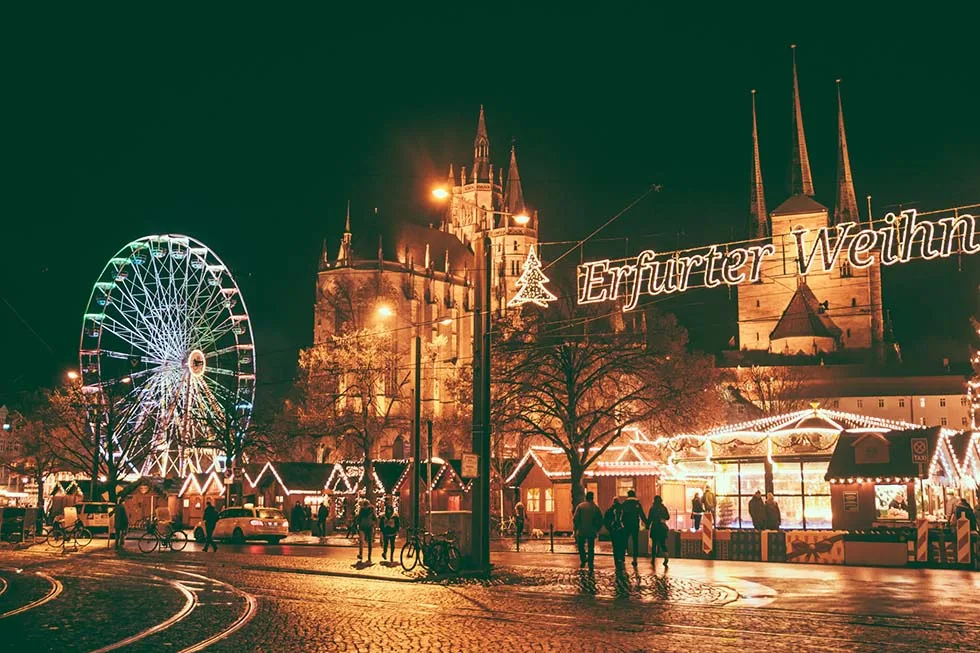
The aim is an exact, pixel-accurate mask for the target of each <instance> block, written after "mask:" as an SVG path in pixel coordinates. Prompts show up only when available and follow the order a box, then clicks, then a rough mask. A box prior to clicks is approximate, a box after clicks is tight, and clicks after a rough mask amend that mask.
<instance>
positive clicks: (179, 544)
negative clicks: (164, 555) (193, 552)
mask: <svg viewBox="0 0 980 653" xmlns="http://www.w3.org/2000/svg"><path fill="white" fill-rule="evenodd" d="M185 546H187V534H186V533H184V531H174V533H173V535H171V536H170V549H171V551H183V550H184V547H185Z"/></svg>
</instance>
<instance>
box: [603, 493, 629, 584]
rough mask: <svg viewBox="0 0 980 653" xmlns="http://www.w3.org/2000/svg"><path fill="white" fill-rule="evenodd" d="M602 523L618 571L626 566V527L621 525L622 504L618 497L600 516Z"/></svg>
mask: <svg viewBox="0 0 980 653" xmlns="http://www.w3.org/2000/svg"><path fill="white" fill-rule="evenodd" d="M602 522H603V524H605V526H606V530H607V531H609V539H610V540H611V541H612V548H613V561H614V562H615V563H616V570H617V571H620V570H622V567H623V566H624V565H625V564H626V525H625V524H624V523H623V503H622V500H621V499H620V498H619V497H615V498H614V499H613V503H612V505H611V506H609V509H608V510H607V511H606V514H605V515H603V516H602Z"/></svg>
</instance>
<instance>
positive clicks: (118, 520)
mask: <svg viewBox="0 0 980 653" xmlns="http://www.w3.org/2000/svg"><path fill="white" fill-rule="evenodd" d="M113 527H114V528H115V531H116V550H117V551H120V550H122V549H123V547H124V546H125V545H126V529H128V528H129V515H127V514H126V506H125V505H124V504H123V502H122V500H120V501H119V502H118V503H116V511H115V513H114V514H113Z"/></svg>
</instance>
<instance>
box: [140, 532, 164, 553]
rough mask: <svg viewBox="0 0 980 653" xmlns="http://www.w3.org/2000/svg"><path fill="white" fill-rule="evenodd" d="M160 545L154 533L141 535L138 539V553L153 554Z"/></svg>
mask: <svg viewBox="0 0 980 653" xmlns="http://www.w3.org/2000/svg"><path fill="white" fill-rule="evenodd" d="M159 544H160V538H158V537H157V536H156V534H155V533H143V537H141V538H140V551H142V552H143V553H153V552H154V551H156V549H157V546H158V545H159Z"/></svg>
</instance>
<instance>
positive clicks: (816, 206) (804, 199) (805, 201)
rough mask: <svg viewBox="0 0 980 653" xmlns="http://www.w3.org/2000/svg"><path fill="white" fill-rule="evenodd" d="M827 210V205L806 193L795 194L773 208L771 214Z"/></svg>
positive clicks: (798, 213) (800, 213)
mask: <svg viewBox="0 0 980 653" xmlns="http://www.w3.org/2000/svg"><path fill="white" fill-rule="evenodd" d="M821 211H824V212H826V211H827V207H826V206H824V205H823V204H821V203H820V202H818V201H816V200H815V199H813V198H812V197H808V196H806V195H793V196H792V197H790V198H789V199H788V200H786V201H785V202H783V203H782V204H780V205H779V206H777V207H776V208H775V209H773V211H772V213H771V214H770V215H802V214H805V213H820V212H821Z"/></svg>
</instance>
